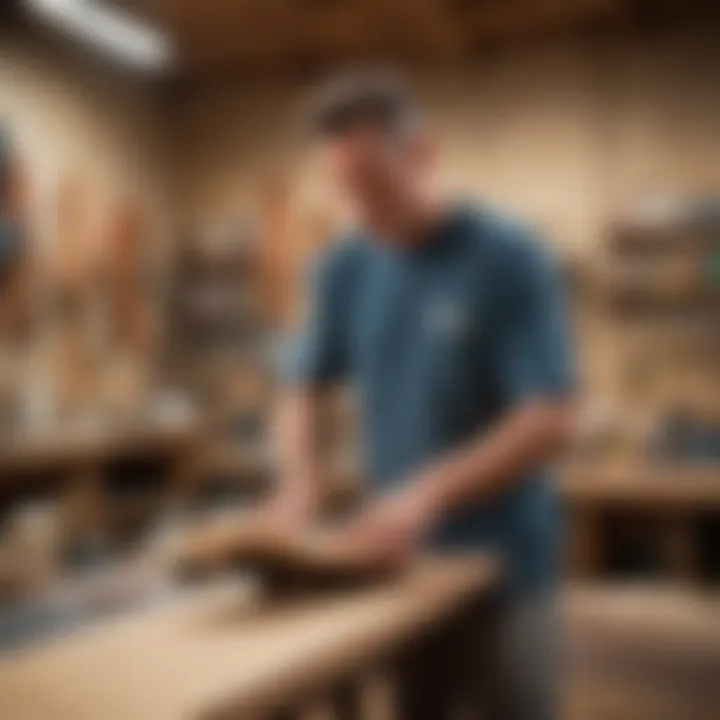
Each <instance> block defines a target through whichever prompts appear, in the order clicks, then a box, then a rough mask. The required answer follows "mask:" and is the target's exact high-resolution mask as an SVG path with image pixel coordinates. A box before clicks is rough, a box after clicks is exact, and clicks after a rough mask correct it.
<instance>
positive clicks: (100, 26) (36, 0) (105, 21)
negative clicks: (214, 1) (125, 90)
mask: <svg viewBox="0 0 720 720" xmlns="http://www.w3.org/2000/svg"><path fill="white" fill-rule="evenodd" d="M25 5H26V6H27V7H28V8H29V9H30V10H31V11H32V12H34V13H35V14H36V15H38V16H39V17H41V18H42V19H43V20H45V21H47V22H49V23H51V24H52V25H54V26H56V27H58V28H59V29H60V30H62V31H63V32H65V33H66V34H68V35H70V36H72V37H75V38H78V39H80V40H83V41H85V42H87V43H88V44H89V45H92V46H94V47H95V48H97V49H98V50H100V51H101V52H104V53H106V54H111V55H113V56H115V57H116V58H117V59H118V60H120V61H122V62H124V63H127V64H129V65H132V66H133V67H135V68H138V69H140V70H149V71H153V72H161V71H163V70H167V69H168V68H169V67H170V66H171V65H172V63H173V60H174V51H173V47H172V43H171V42H170V40H169V38H168V37H167V35H166V34H165V33H163V32H161V31H160V30H158V29H156V28H153V27H151V26H150V25H149V24H147V23H145V22H143V21H141V20H139V19H138V18H136V17H134V16H133V15H131V14H130V13H128V12H127V11H125V10H122V9H121V8H114V7H110V6H108V5H103V4H100V3H98V2H94V1H93V0H25Z"/></svg>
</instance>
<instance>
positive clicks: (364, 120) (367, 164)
mask: <svg viewBox="0 0 720 720" xmlns="http://www.w3.org/2000/svg"><path fill="white" fill-rule="evenodd" d="M308 135H309V137H310V139H311V141H312V144H313V150H314V153H315V155H316V157H317V160H318V161H319V165H320V170H321V172H322V173H323V175H324V176H325V179H326V180H327V181H328V184H329V187H330V188H331V190H332V191H333V192H334V193H337V195H338V200H339V201H341V202H342V203H343V204H344V205H345V206H346V207H347V209H348V210H349V211H350V212H351V214H352V215H353V216H354V218H355V219H356V220H357V221H359V222H360V223H361V224H363V225H364V226H366V227H368V228H369V229H371V230H374V231H375V232H377V233H379V234H380V235H384V236H389V237H392V236H395V237H396V238H399V236H401V235H402V234H403V233H404V232H405V230H406V229H407V225H408V220H409V219H411V218H412V217H413V215H414V214H415V215H416V214H417V212H418V210H419V209H422V205H423V203H425V202H426V200H427V195H428V184H429V183H428V181H429V175H430V170H431V166H432V156H433V153H432V151H431V143H430V142H429V138H428V135H427V133H426V131H425V128H424V124H423V118H422V116H421V112H420V109H419V107H418V105H417V104H416V102H415V100H414V98H413V97H412V95H411V93H410V92H409V90H408V89H407V87H406V86H405V85H404V84H403V83H402V82H401V81H400V80H399V79H398V78H396V77H391V76H390V75H389V74H383V73H372V74H358V75H352V76H347V77H344V78H341V79H339V80H335V81H333V82H331V83H329V84H327V85H326V86H324V87H322V88H321V89H320V91H319V92H318V94H317V97H316V98H315V99H314V102H313V104H312V107H311V111H310V114H309V122H308Z"/></svg>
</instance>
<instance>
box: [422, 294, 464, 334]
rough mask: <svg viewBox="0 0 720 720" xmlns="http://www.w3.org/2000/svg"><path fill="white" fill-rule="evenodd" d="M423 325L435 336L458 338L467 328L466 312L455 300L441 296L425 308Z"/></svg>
mask: <svg viewBox="0 0 720 720" xmlns="http://www.w3.org/2000/svg"><path fill="white" fill-rule="evenodd" d="M425 326H426V327H427V329H428V330H429V331H430V332H431V333H432V334H433V335H436V336H437V337H443V338H448V339H451V338H458V337H461V336H462V335H463V334H464V333H465V332H466V330H467V326H468V317H467V313H466V312H465V309H464V308H463V307H462V305H460V304H459V303H458V302H457V301H455V300H452V299H450V298H442V299H440V300H436V301H435V302H433V303H432V304H430V305H429V306H428V307H427V308H426V311H425Z"/></svg>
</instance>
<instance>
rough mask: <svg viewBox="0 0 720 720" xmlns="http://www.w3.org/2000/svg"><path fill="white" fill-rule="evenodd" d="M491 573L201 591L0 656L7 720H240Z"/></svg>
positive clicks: (331, 674) (346, 662) (361, 658)
mask: <svg viewBox="0 0 720 720" xmlns="http://www.w3.org/2000/svg"><path fill="white" fill-rule="evenodd" d="M497 574H498V568H497V564H496V563H495V562H494V561H493V559H492V558H487V557H469V556H468V557H458V558H443V559H440V558H427V559H424V560H422V561H418V564H417V566H416V567H415V568H414V569H413V570H412V571H410V572H408V573H407V574H406V575H404V576H403V577H401V578H398V579H396V580H395V581H393V582H391V583H386V584H384V585H382V586H380V587H375V588H372V589H366V590H363V591H355V592H348V593H339V594H332V595H329V596H326V597H322V598H315V599H314V600H310V599H307V598H306V599H304V600H298V601H295V602H285V603H281V604H275V605H272V604H267V603H266V602H264V601H262V600H260V599H258V598H255V599H253V597H248V595H247V593H243V592H241V591H240V590H239V589H238V586H237V585H225V584H224V585H221V586H216V587H213V588H204V589H201V590H197V591H194V592H193V593H191V594H189V595H188V596H187V597H186V598H185V599H184V600H182V601H181V602H179V603H178V604H175V605H172V606H170V607H165V608H160V609H156V610H154V611H146V612H144V613H142V614H138V615H134V616H131V617H127V618H124V619H122V620H118V621H116V622H113V623H112V624H107V625H104V626H102V627H97V628H94V629H93V628H89V629H86V630H84V631H80V632H78V633H76V634H74V635H72V636H68V637H66V638H59V639H57V640H56V641H54V642H52V643H49V644H46V645H44V646H39V647H36V648H34V649H26V650H25V651H22V652H19V653H16V654H5V655H0V697H2V707H3V711H2V714H3V717H8V718H13V720H48V719H50V718H52V720H98V719H99V718H102V720H129V719H130V718H132V719H133V720H179V719H180V718H225V717H234V718H245V717H255V716H256V715H257V714H258V713H265V712H268V711H273V710H275V709H277V708H281V707H283V706H284V704H285V703H287V702H288V701H291V700H292V699H293V698H295V697H301V696H302V695H303V693H306V692H310V691H312V690H313V689H317V688H320V687H325V686H326V685H327V684H328V683H332V682H334V681H335V680H337V679H341V678H343V677H347V675H348V673H351V672H353V671H354V670H357V669H360V668H362V667H363V665H364V664H366V663H369V662H371V661H373V660H375V659H380V658H382V657H384V656H385V654H390V653H393V652H395V651H396V650H397V649H398V648H399V647H400V646H401V645H402V644H403V643H404V642H405V641H407V640H409V639H411V638H412V637H413V636H414V635H415V634H417V633H419V632H421V631H422V630H423V628H426V627H428V626H432V625H434V624H436V623H440V622H442V620H443V619H444V618H446V617H448V616H451V615H452V613H453V612H454V611H455V610H457V609H459V608H460V607H462V605H463V603H464V602H466V601H468V600H470V599H471V598H472V597H474V596H477V595H478V594H481V593H482V592H484V591H489V590H490V588H491V587H492V586H493V585H494V583H495V581H496V579H497Z"/></svg>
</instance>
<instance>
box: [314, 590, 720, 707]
mask: <svg viewBox="0 0 720 720" xmlns="http://www.w3.org/2000/svg"><path fill="white" fill-rule="evenodd" d="M563 615H564V624H565V632H566V661H567V662H566V665H565V678H564V681H563V713H562V720H718V718H720V596H717V597H713V596H710V595H705V594H698V595H693V594H692V593H690V592H687V591H678V592H674V591H667V590H663V591H659V590H657V589H648V588H634V589H632V588H629V589H621V590H617V589H607V588H588V587H570V588H568V589H567V591H566V592H565V594H564V597H563ZM371 687H372V689H370V688H369V692H368V695H367V696H366V705H365V714H364V716H365V717H368V718H372V720H381V719H383V720H384V719H385V718H388V719H390V718H391V717H392V713H391V712H389V709H388V697H387V690H388V688H387V686H384V683H383V682H382V680H381V681H380V682H379V683H378V685H377V686H375V685H372V686H371ZM330 717H331V715H330V714H327V713H325V712H323V711H322V710H321V709H320V710H319V711H318V712H316V713H309V714H308V720H309V718H312V720H326V719H328V720H329V718H330Z"/></svg>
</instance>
